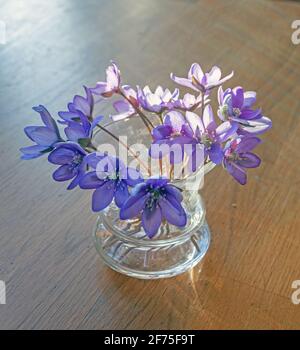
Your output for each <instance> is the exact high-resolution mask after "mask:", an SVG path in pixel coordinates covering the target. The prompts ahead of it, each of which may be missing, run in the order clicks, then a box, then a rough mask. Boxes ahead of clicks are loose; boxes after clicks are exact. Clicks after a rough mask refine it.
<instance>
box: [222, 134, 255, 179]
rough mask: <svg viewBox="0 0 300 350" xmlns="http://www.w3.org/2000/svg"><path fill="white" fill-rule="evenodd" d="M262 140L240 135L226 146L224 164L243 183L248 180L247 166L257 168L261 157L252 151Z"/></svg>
mask: <svg viewBox="0 0 300 350" xmlns="http://www.w3.org/2000/svg"><path fill="white" fill-rule="evenodd" d="M260 142H261V140H260V139H259V138H258V137H243V136H242V137H238V138H236V139H233V140H231V141H228V143H227V144H226V146H225V148H224V159H223V165H224V167H225V169H226V170H227V171H228V172H229V174H230V175H231V176H233V177H234V179H235V180H237V181H238V182H239V183H240V184H241V185H245V184H246V182H247V174H246V171H245V168H257V167H258V166H259V165H260V158H259V157H258V156H257V155H255V154H254V153H252V152H250V151H252V150H253V148H255V147H256V146H257V145H258V144H259V143H260Z"/></svg>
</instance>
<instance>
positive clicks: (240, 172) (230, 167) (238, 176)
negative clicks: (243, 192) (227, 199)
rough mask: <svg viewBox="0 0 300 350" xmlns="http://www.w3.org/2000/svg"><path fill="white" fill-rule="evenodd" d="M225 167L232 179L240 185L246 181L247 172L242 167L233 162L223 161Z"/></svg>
mask: <svg viewBox="0 0 300 350" xmlns="http://www.w3.org/2000/svg"><path fill="white" fill-rule="evenodd" d="M225 168H226V170H227V171H228V172H229V174H230V175H231V176H233V177H234V179H235V180H236V181H237V182H238V183H240V184H241V185H245V184H246V182H247V174H246V172H245V170H244V169H243V168H241V167H240V166H238V165H237V164H235V163H233V162H225Z"/></svg>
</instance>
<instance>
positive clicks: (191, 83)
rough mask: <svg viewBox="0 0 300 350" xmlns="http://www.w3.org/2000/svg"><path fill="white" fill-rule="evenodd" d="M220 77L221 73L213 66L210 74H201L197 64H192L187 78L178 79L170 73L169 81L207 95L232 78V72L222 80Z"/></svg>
mask: <svg viewBox="0 0 300 350" xmlns="http://www.w3.org/2000/svg"><path fill="white" fill-rule="evenodd" d="M221 76H222V73H221V69H220V68H219V67H216V66H214V67H212V69H211V70H210V72H208V73H203V71H202V69H201V67H200V65H199V64H198V63H193V64H192V66H191V68H190V70H189V72H188V78H179V77H176V76H175V75H174V74H173V73H171V79H172V80H173V81H174V82H175V83H177V84H179V85H183V86H186V87H189V88H191V89H193V90H195V91H201V92H202V93H208V92H210V90H211V89H213V88H215V87H217V86H220V85H221V84H223V83H224V82H225V81H227V80H229V79H230V78H232V76H233V72H231V73H230V74H229V75H227V76H226V77H224V78H222V79H221Z"/></svg>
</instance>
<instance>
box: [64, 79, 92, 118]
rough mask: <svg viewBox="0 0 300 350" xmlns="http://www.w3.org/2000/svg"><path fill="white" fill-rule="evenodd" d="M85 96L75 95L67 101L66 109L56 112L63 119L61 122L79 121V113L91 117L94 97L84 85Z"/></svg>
mask: <svg viewBox="0 0 300 350" xmlns="http://www.w3.org/2000/svg"><path fill="white" fill-rule="evenodd" d="M84 89H85V93H86V97H83V96H79V95H75V96H74V98H73V101H72V102H70V103H68V111H61V112H58V115H59V116H60V117H61V118H62V120H63V121H60V123H62V124H66V123H69V122H76V121H80V119H81V115H84V116H85V117H86V118H87V119H91V118H92V113H93V109H94V98H93V96H92V93H91V91H90V90H89V89H88V88H87V87H85V86H84Z"/></svg>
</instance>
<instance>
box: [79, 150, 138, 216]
mask: <svg viewBox="0 0 300 350" xmlns="http://www.w3.org/2000/svg"><path fill="white" fill-rule="evenodd" d="M86 162H87V164H88V165H90V166H91V167H92V168H93V169H95V170H94V171H91V172H89V173H87V174H85V175H84V176H83V177H82V178H81V180H80V183H79V186H80V187H81V188H82V189H95V191H94V193H93V198H92V210H93V211H96V212H97V211H100V210H103V209H105V208H106V207H107V206H108V205H110V203H111V202H112V201H113V199H114V200H115V204H116V205H117V207H119V208H120V207H121V206H122V205H123V203H124V202H125V201H126V200H127V199H128V197H129V191H128V186H135V185H136V184H137V183H140V182H141V181H142V178H141V175H140V174H139V172H138V171H137V170H135V169H133V168H126V167H125V165H124V164H123V163H122V162H121V161H120V160H119V159H118V158H115V157H112V156H107V155H104V154H96V153H91V154H89V155H88V156H87V157H86Z"/></svg>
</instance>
